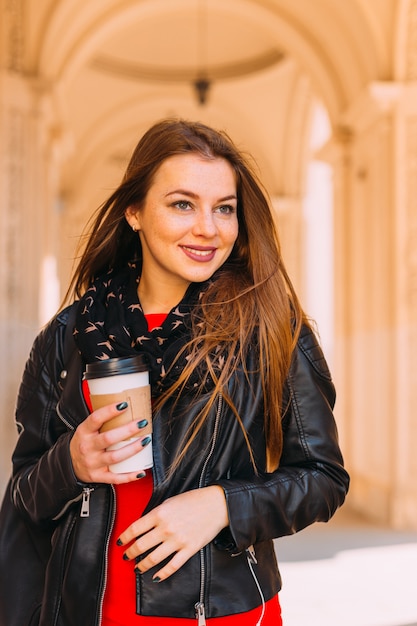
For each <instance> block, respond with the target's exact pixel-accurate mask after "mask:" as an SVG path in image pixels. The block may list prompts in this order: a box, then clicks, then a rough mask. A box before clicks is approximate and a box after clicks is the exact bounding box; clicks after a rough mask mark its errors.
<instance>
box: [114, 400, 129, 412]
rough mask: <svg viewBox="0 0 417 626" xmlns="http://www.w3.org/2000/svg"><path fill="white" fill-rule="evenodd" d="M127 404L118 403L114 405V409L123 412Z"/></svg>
mask: <svg viewBox="0 0 417 626" xmlns="http://www.w3.org/2000/svg"><path fill="white" fill-rule="evenodd" d="M127 407H128V404H127V402H119V404H116V409H117V410H118V411H124V410H125V409H127Z"/></svg>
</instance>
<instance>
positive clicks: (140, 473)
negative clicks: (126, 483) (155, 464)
mask: <svg viewBox="0 0 417 626" xmlns="http://www.w3.org/2000/svg"><path fill="white" fill-rule="evenodd" d="M145 476H146V472H139V474H136V478H145Z"/></svg>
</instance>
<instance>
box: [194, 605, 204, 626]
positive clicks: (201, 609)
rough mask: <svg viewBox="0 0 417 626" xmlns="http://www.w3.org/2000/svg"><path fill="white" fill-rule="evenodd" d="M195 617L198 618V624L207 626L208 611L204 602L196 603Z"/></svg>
mask: <svg viewBox="0 0 417 626" xmlns="http://www.w3.org/2000/svg"><path fill="white" fill-rule="evenodd" d="M194 608H195V618H196V619H198V626H206V611H205V608H204V603H203V602H197V604H196V605H195V607H194Z"/></svg>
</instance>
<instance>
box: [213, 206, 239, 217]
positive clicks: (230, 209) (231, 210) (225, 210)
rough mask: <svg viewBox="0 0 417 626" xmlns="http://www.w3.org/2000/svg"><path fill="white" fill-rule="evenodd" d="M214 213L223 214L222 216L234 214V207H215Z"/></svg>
mask: <svg viewBox="0 0 417 626" xmlns="http://www.w3.org/2000/svg"><path fill="white" fill-rule="evenodd" d="M216 211H217V212H218V213H223V215H231V214H232V213H234V212H235V207H234V206H232V205H231V204H222V205H221V206H219V207H217V209H216Z"/></svg>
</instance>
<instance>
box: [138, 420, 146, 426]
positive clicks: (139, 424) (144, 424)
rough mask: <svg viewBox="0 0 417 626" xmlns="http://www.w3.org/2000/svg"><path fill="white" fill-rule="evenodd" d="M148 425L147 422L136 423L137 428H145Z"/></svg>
mask: <svg viewBox="0 0 417 626" xmlns="http://www.w3.org/2000/svg"><path fill="white" fill-rule="evenodd" d="M147 425H148V420H140V422H138V428H145V426H147Z"/></svg>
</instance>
